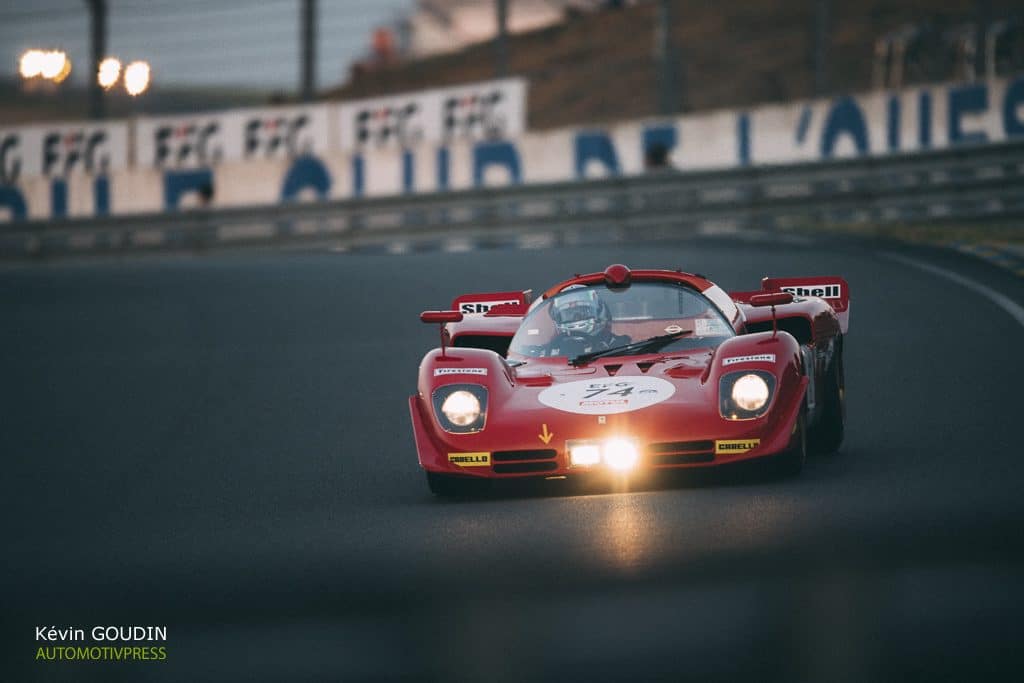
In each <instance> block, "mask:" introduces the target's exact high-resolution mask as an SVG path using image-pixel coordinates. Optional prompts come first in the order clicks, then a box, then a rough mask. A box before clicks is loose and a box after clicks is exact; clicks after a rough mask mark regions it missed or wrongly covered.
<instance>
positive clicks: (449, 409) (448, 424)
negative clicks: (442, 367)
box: [431, 384, 487, 434]
mask: <svg viewBox="0 0 1024 683" xmlns="http://www.w3.org/2000/svg"><path fill="white" fill-rule="evenodd" d="M431 403H433V406H434V415H435V416H437V421H438V423H440V425H441V428H442V429H444V430H445V431H446V432H451V433H453V434H471V433H473V432H479V431H480V430H481V429H483V428H484V423H485V422H486V421H487V387H484V386H482V385H480V384H446V385H444V386H443V387H438V388H437V389H435V390H434V395H433V396H432V397H431Z"/></svg>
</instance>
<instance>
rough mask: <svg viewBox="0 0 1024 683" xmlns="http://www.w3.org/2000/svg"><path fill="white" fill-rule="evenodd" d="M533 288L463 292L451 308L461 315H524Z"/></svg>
mask: <svg viewBox="0 0 1024 683" xmlns="http://www.w3.org/2000/svg"><path fill="white" fill-rule="evenodd" d="M532 294H533V290H529V289H527V290H525V291H522V292H488V293H484V294H463V295H462V296H457V297H455V299H454V300H453V301H452V310H453V311H459V312H460V313H462V315H463V316H466V317H472V316H482V315H491V316H495V315H513V316H520V317H521V316H524V315H526V312H527V310H528V309H529V307H530V299H531V298H532Z"/></svg>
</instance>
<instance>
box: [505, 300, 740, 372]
mask: <svg viewBox="0 0 1024 683" xmlns="http://www.w3.org/2000/svg"><path fill="white" fill-rule="evenodd" d="M677 333H678V334H680V338H679V339H677V340H675V341H673V342H671V344H667V345H666V346H665V347H664V348H662V349H661V351H673V350H680V349H685V348H698V347H708V346H712V347H713V346H717V345H718V344H720V343H721V342H722V341H724V340H725V339H728V338H729V337H732V336H733V335H734V334H735V333H734V331H733V329H732V326H731V325H730V324H729V322H728V321H727V320H726V319H725V317H724V316H723V315H722V312H721V311H720V310H719V308H718V307H717V306H716V305H715V304H713V303H712V302H711V301H710V300H708V299H707V298H706V297H704V296H703V295H702V294H701V293H700V292H698V291H696V290H694V289H691V288H689V287H686V286H684V285H680V284H675V283H665V282H638V283H635V284H633V285H632V286H631V287H629V288H628V289H625V290H618V291H616V290H610V289H608V288H607V287H605V286H604V285H603V284H601V285H592V286H583V285H577V286H575V287H570V288H568V289H565V290H563V291H561V292H559V293H558V294H556V295H554V296H552V297H550V298H548V299H546V300H545V301H543V302H542V303H541V304H539V305H538V306H536V307H535V308H534V309H533V310H532V311H531V312H530V313H529V314H528V315H527V316H526V318H525V319H524V320H523V322H522V324H521V325H520V326H519V330H518V331H517V332H516V334H515V336H514V337H513V338H512V343H511V345H510V347H509V355H510V357H516V356H519V357H524V358H531V357H532V358H537V357H550V356H567V357H569V358H573V357H575V356H578V355H580V354H584V353H593V352H595V351H601V350H604V349H609V348H613V347H618V346H622V345H624V344H629V343H632V342H638V341H641V340H644V339H650V338H651V337H657V336H661V335H668V334H677Z"/></svg>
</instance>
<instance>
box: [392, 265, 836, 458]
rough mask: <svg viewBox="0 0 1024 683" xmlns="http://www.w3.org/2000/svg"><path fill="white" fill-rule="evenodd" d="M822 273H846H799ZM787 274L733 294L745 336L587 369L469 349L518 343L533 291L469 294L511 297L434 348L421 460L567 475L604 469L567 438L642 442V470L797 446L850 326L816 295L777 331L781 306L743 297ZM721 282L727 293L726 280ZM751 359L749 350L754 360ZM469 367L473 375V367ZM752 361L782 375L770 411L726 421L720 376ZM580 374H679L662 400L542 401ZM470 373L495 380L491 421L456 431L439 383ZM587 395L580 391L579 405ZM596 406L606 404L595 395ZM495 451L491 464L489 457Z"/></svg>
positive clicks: (643, 378) (415, 413) (643, 275)
mask: <svg viewBox="0 0 1024 683" xmlns="http://www.w3.org/2000/svg"><path fill="white" fill-rule="evenodd" d="M631 276H632V282H640V281H657V282H675V283H681V284H683V285H684V286H687V287H690V288H693V289H695V290H697V291H699V292H706V293H708V294H711V291H710V288H711V287H713V285H712V283H711V282H709V281H708V280H706V279H704V278H703V277H700V276H697V275H692V274H688V273H681V272H676V271H655V270H634V271H631ZM603 277H604V274H602V273H593V274H590V275H583V276H577V277H574V278H573V279H571V280H567V281H565V282H563V283H560V284H559V285H556V286H555V287H553V288H551V289H549V290H548V291H546V292H545V293H544V294H543V296H542V298H547V297H549V296H552V295H554V294H556V293H557V292H559V291H561V290H562V289H564V288H565V287H568V286H570V285H574V284H583V285H589V284H596V283H600V282H601V280H602V278H603ZM818 280H828V281H829V282H830V283H839V282H840V281H841V279H839V278H803V279H800V283H803V284H818ZM780 282H782V283H789V282H793V283H795V284H800V283H797V282H796V279H787V280H778V281H774V282H773V281H770V280H768V279H766V280H765V283H766V285H765V286H766V289H763V290H761V292H748V293H735V294H732V295H729V296H730V297H731V298H732V300H733V301H734V302H735V303H734V304H730V305H732V306H734V310H733V315H732V321H731V322H732V325H733V327H734V329H735V331H736V332H737V336H735V337H731V338H729V339H726V340H725V341H724V342H722V343H721V344H719V345H718V346H717V348H713V347H708V348H696V349H687V350H685V351H681V352H666V353H653V354H643V355H629V356H614V357H603V358H599V359H595V360H593V361H591V362H589V363H587V364H585V365H582V366H580V367H574V366H572V365H570V364H568V363H567V361H566V359H565V358H564V357H555V358H544V357H541V358H531V359H530V360H529V362H528V363H527V364H525V365H521V366H518V367H516V366H515V364H510V363H509V362H507V361H506V360H505V358H503V357H502V355H501V354H499V353H495V352H494V351H492V350H488V349H487V348H460V347H459V342H460V340H465V339H478V338H480V337H486V336H492V337H494V338H504V339H505V340H506V342H505V343H506V347H507V340H508V339H509V338H510V337H511V336H512V335H513V334H514V333H515V331H516V329H517V328H518V326H519V323H520V322H521V320H522V319H523V315H525V313H526V310H525V309H526V306H527V303H528V293H522V294H521V295H522V296H523V298H522V299H521V300H518V301H516V302H514V303H508V302H509V301H511V300H512V297H514V296H515V295H516V294H517V293H509V292H502V293H497V294H491V295H487V294H482V295H470V297H472V298H470V297H459V298H458V299H456V301H455V302H454V304H455V306H458V305H460V304H461V303H464V302H480V301H482V302H499V303H505V304H506V305H502V306H500V307H498V306H496V307H495V308H494V310H493V311H492V310H487V311H472V312H471V314H470V315H467V316H466V317H465V318H464V319H463V320H462V321H461V322H456V323H448V324H447V326H446V328H447V333H448V335H449V338H450V339H451V341H452V343H453V344H455V347H454V348H452V347H449V348H448V349H447V350H446V351H444V352H442V350H440V349H434V350H432V351H430V352H428V353H427V354H426V356H425V357H424V359H423V361H422V363H421V364H420V368H419V376H418V380H417V393H416V394H415V395H413V396H411V397H410V399H409V411H410V416H411V419H412V425H413V435H414V438H415V442H416V449H417V452H418V456H419V463H420V466H421V467H422V468H423V469H425V470H427V471H429V472H436V473H444V474H450V475H460V476H463V477H478V478H481V477H482V478H516V477H538V476H542V477H553V476H554V477H561V476H567V475H574V474H578V473H582V472H587V471H591V470H592V469H595V470H599V469H601V467H602V466H600V465H598V466H595V467H594V468H590V467H573V466H571V465H570V462H569V456H568V450H567V442H568V441H575V440H606V439H610V438H626V439H629V440H631V441H632V442H634V443H635V444H636V445H637V448H638V450H639V452H640V459H639V464H638V467H639V468H642V469H660V468H679V467H708V466H716V465H722V464H728V463H734V462H739V461H744V460H752V459H757V458H764V457H768V456H774V455H778V454H781V453H784V452H786V451H788V450H789V449H791V448H793V447H794V441H795V439H798V438H800V437H801V435H799V434H798V429H797V426H798V420H799V419H800V416H801V414H802V413H803V415H804V416H805V419H813V418H814V416H815V414H814V406H813V395H814V393H815V387H814V382H815V381H816V378H817V376H818V374H819V372H820V370H821V369H822V368H824V367H825V365H826V364H827V363H828V362H829V360H830V355H831V354H832V353H835V352H836V351H837V340H839V339H840V338H841V331H842V329H843V326H842V325H841V324H840V319H839V316H838V315H837V313H836V311H835V309H833V308H832V307H831V306H830V305H829V303H827V300H825V299H822V298H812V297H807V298H799V299H797V300H795V301H794V302H793V303H789V304H783V305H779V306H776V307H775V316H776V318H777V327H778V331H772V326H773V323H772V311H771V310H769V309H767V308H755V307H752V306H749V305H746V304H745V303H744V302H746V301H749V296H750V295H752V294H758V293H763V292H765V291H778V290H779V283H780ZM784 286H789V285H788V284H784ZM841 286H842V295H843V298H844V299H843V302H842V304H841V305H842V306H843V309H844V312H846V313H847V314H848V308H849V300H848V287H847V286H846V283H845V281H841ZM715 290H717V293H720V294H721V296H723V297H724V296H725V293H724V292H722V291H721V290H720V289H718V288H717V287H716V288H715ZM832 291H834V290H830V293H832ZM717 293H716V294H715V296H718V294H717ZM709 298H713V297H710V296H709ZM719 308H722V306H719ZM726 308H728V306H726ZM456 310H457V309H456ZM464 312H465V311H464ZM473 313H475V315H474V314H473ZM727 317H728V315H727ZM787 328H792V329H793V332H792V333H791V332H789V331H787ZM754 330H757V331H754ZM746 358H749V360H743V359H746ZM767 358H772V360H770V361H769V360H766V359H767ZM727 360H728V361H729V364H728V366H727V365H726V364H725V363H726V361H727ZM467 369H468V370H469V373H467V374H462V371H463V370H467ZM744 370H751V371H753V370H757V371H763V372H768V373H771V375H772V376H773V377H774V378H775V381H776V386H775V389H774V391H773V393H772V396H771V398H770V400H769V405H768V408H767V409H766V411H765V412H764V414H763V415H761V416H760V417H755V418H750V419H739V420H737V419H727V418H726V417H723V416H722V414H721V413H720V404H719V395H718V392H719V385H720V379H721V378H722V376H723V375H724V374H726V373H732V372H739V371H744ZM581 380H582V381H586V382H588V383H598V384H597V385H594V386H604V385H605V384H608V383H611V384H613V385H614V383H615V382H627V383H628V382H639V383H643V382H648V383H650V382H654V381H664V382H667V383H669V384H671V387H672V392H671V395H670V396H668V397H667V398H664V399H660V400H659V402H657V403H656V404H653V405H649V406H647V407H644V408H640V409H633V410H629V411H628V412H619V413H615V412H609V413H608V414H605V415H600V414H597V413H596V412H587V413H582V412H577V411H578V410H582V409H581V408H579V407H573V406H569V410H566V409H562V408H559V407H552V405H549V404H546V403H544V402H542V401H541V394H542V392H544V391H545V390H552V391H554V392H555V394H556V395H558V392H559V389H560V388H561V387H565V388H566V392H567V393H566V395H568V394H571V393H572V392H573V391H574V389H573V388H572V387H573V385H572V383H574V382H580V381H581ZM467 382H469V383H473V384H479V385H482V386H484V387H486V389H487V396H488V399H487V406H486V421H485V423H484V426H483V428H482V429H481V430H480V431H476V432H473V433H451V432H448V431H446V430H445V429H444V427H443V426H442V424H441V422H440V421H439V420H438V418H437V416H436V415H435V413H434V407H433V404H432V396H433V395H434V392H435V391H436V390H437V389H438V388H439V387H443V386H445V385H449V384H460V383H467ZM588 386H589V384H588ZM658 386H665V385H663V384H659V385H658ZM549 395H550V394H549ZM576 398H579V397H578V396H576ZM564 400H569V399H568V398H566V399H564ZM595 401H600V399H595ZM549 403H550V400H549ZM583 403H584V402H583V401H579V406H583ZM596 405H600V404H599V403H598V404H596ZM586 410H593V411H598V410H600V408H599V407H592V406H589V405H588V407H587V408H586ZM750 440H757V444H756V445H755V446H753V447H750V448H749V449H748V450H744V451H741V452H724V448H725V447H726V446H725V445H724V444H722V442H737V441H750ZM719 445H721V449H720V448H719ZM747 445H749V444H747ZM459 454H468V455H467V456H466V457H459ZM483 454H486V456H487V457H486V458H484V457H483ZM484 460H486V464H484V463H482V462H481V461H484Z"/></svg>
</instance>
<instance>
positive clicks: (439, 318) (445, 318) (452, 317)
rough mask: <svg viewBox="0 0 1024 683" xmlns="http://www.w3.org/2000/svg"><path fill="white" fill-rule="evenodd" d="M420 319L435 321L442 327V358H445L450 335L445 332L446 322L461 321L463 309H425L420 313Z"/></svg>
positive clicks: (427, 321)
mask: <svg viewBox="0 0 1024 683" xmlns="http://www.w3.org/2000/svg"><path fill="white" fill-rule="evenodd" d="M420 320H422V321H423V322H425V323H428V324H429V323H434V324H437V325H440V327H441V358H444V357H445V355H444V352H445V348H446V347H447V346H448V337H447V335H446V334H445V330H444V324H445V323H461V322H462V312H461V311H423V312H422V313H420Z"/></svg>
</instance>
